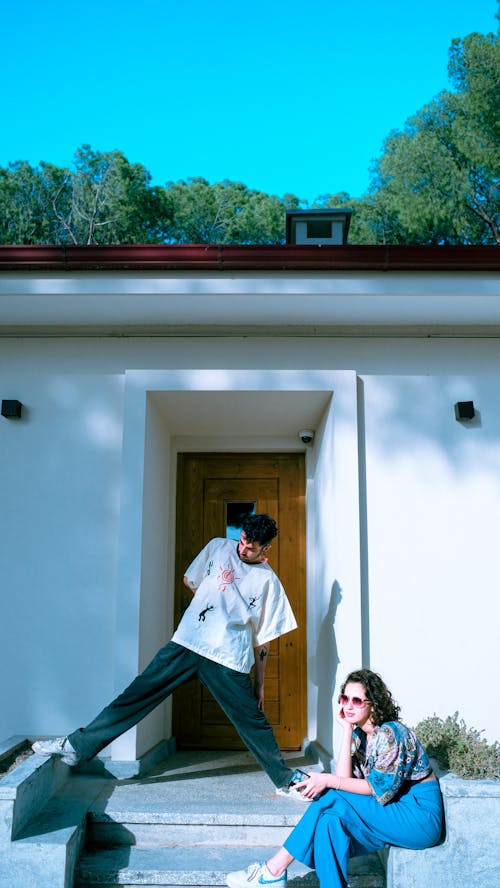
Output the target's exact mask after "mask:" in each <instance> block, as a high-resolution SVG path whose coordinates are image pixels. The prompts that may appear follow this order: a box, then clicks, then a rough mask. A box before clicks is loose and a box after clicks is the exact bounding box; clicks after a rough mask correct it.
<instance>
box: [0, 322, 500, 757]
mask: <svg viewBox="0 0 500 888" xmlns="http://www.w3.org/2000/svg"><path fill="white" fill-rule="evenodd" d="M256 367H258V368H259V373H258V374H256V371H253V370H251V369H245V368H256ZM220 368H224V369H223V370H221V371H220V372H219V373H216V372H215V371H216V370H217V369H220ZM242 368H243V369H242ZM145 369H147V370H148V371H157V374H158V375H157V377H156V382H155V383H154V385H153V383H152V382H151V379H150V380H149V382H145V381H144V379H143V380H142V381H141V382H140V384H139V383H138V382H137V380H138V379H139V377H140V374H139V377H138V376H137V374H136V375H135V377H134V371H137V370H140V371H142V370H145ZM126 371H127V373H126ZM339 371H341V372H339ZM249 373H250V374H253V376H252V379H253V380H254V381H253V383H252V385H254V386H255V387H257V389H258V388H261V389H262V390H266V389H267V388H269V387H273V386H274V387H275V388H279V387H280V386H281V387H283V389H285V390H286V389H287V387H288V388H290V387H291V386H292V387H293V386H295V387H297V388H299V387H303V388H305V389H307V388H310V389H311V390H313V389H314V390H315V391H317V390H318V389H319V388H321V387H323V389H324V390H325V392H329V391H333V392H334V394H333V398H332V402H331V408H330V409H329V410H327V412H326V413H325V415H324V417H323V424H322V427H321V428H320V430H319V432H318V435H317V440H316V443H315V447H314V452H310V453H309V455H308V467H307V474H308V496H309V506H308V510H309V511H308V520H309V524H308V596H309V599H308V601H309V603H308V619H309V621H310V622H309V625H308V640H309V653H308V657H309V668H310V673H309V678H310V691H309V727H310V731H309V736H310V738H311V739H315V737H317V738H318V739H319V741H320V742H321V744H322V745H323V746H324V747H325V748H327V749H328V748H329V743H330V748H333V747H332V745H331V729H332V724H333V715H332V709H331V705H330V703H331V698H332V696H333V697H335V696H336V688H335V687H334V686H333V681H332V680H331V678H330V677H329V676H330V675H331V672H332V669H335V662H336V660H337V659H338V660H339V663H338V669H337V672H336V676H335V677H336V681H339V680H341V678H342V677H343V676H344V674H345V673H346V672H347V671H348V670H349V669H351V668H353V667H356V666H358V665H359V662H360V657H361V642H362V628H363V626H364V627H365V647H366V631H367V626H366V621H367V619H368V616H369V655H370V661H371V665H372V667H373V668H375V669H377V670H379V671H380V672H381V673H382V675H383V676H384V677H385V678H386V679H387V681H388V683H389V685H390V686H391V687H392V688H393V690H394V692H395V694H396V696H397V698H398V699H399V702H400V703H401V704H402V706H403V715H404V716H405V717H406V719H407V720H408V721H409V722H414V721H416V720H417V719H419V718H420V717H421V716H424V715H426V714H432V713H433V712H434V711H436V712H437V713H438V714H440V715H442V716H445V715H447V714H451V713H453V711H455V709H458V710H459V711H460V714H461V715H462V716H463V717H464V718H465V720H466V721H467V723H468V724H470V725H471V726H474V727H477V728H485V729H486V732H487V735H488V736H489V737H490V738H493V737H498V736H499V735H500V730H499V728H500V725H499V723H498V714H497V712H496V710H495V709H494V707H492V706H491V705H490V704H491V693H492V688H493V689H494V687H495V684H494V679H493V676H494V674H495V667H496V663H497V650H498V637H497V626H498V622H499V621H498V603H497V602H498V591H499V589H498V586H499V567H498V558H497V555H496V553H497V549H498V546H497V535H498V527H499V518H500V515H499V511H500V505H499V503H500V496H499V493H500V491H499V483H500V482H499V471H498V470H499V465H498V463H499V457H498V454H499V453H500V415H499V410H498V391H499V388H500V350H499V348H498V343H497V341H496V340H473V339H467V340H452V339H449V340H442V341H439V340H436V339H434V340H432V339H431V340H411V339H405V340H398V339H394V340H391V339H386V340H370V339H337V340H327V339H319V340H312V341H311V340H308V339H294V340H290V339H288V340H287V339H282V340H279V341H273V342H272V345H271V343H270V341H269V340H266V339H264V338H262V339H252V338H243V337H241V338H238V337H236V338H234V339H231V338H227V339H224V340H220V341H218V340H215V339H201V338H197V339H196V340H189V338H183V339H179V340H176V339H168V340H161V339H149V340H148V339H143V340H126V339H124V340H106V339H101V340H92V339H88V340H85V339H75V340H72V341H71V342H66V341H64V340H56V339H54V340H50V339H48V340H36V339H34V340H31V341H30V340H9V341H7V340H4V341H2V342H0V378H1V391H0V396H1V397H2V398H19V400H21V401H22V402H23V404H24V405H25V416H24V418H23V419H22V420H21V421H20V422H10V421H7V420H5V419H3V418H1V420H0V490H1V502H2V507H1V511H0V564H1V565H2V567H3V573H2V580H1V600H2V630H3V631H2V645H1V646H0V669H1V674H2V676H7V677H8V678H7V681H2V704H1V706H2V726H1V730H0V734H1V735H2V736H8V735H9V734H18V733H26V734H32V735H33V734H39V735H42V734H54V733H65V732H66V731H69V730H71V729H73V728H75V727H76V726H78V725H80V724H82V723H85V722H86V721H87V720H88V719H90V718H91V717H92V716H93V715H95V713H96V712H97V710H98V708H100V707H101V706H102V705H104V704H105V703H106V702H108V700H109V699H110V697H111V696H112V695H114V694H115V693H116V691H117V690H120V689H121V688H122V687H123V686H124V685H125V684H126V683H127V682H128V681H129V680H130V678H132V677H133V675H134V674H135V672H136V671H137V668H141V667H142V666H143V665H144V664H145V662H147V660H148V659H149V658H150V655H151V654H152V653H154V651H155V650H156V648H157V647H158V646H159V645H160V644H161V643H162V641H163V639H164V638H166V637H168V635H169V634H170V630H171V613H172V570H173V564H172V557H173V556H172V553H173V548H172V546H173V539H172V537H173V533H172V530H173V515H174V512H173V497H174V490H175V477H174V469H173V466H174V464H175V449H176V448H177V447H179V448H180V449H184V448H186V449H189V447H190V446H192V447H193V449H197V447H198V446H199V445H203V444H204V443H206V441H205V439H204V438H203V435H201V436H200V439H199V440H198V441H196V442H193V441H191V442H190V441H186V440H179V438H178V436H177V430H176V427H175V416H168V417H166V416H165V415H164V414H163V413H162V412H161V411H160V410H159V409H158V404H157V403H156V402H155V397H156V396H152V395H148V394H147V391H151V390H152V389H154V388H155V386H156V391H161V388H162V386H165V385H166V384H167V383H166V382H165V380H167V377H168V386H171V387H176V386H177V388H181V389H182V388H185V389H189V388H191V389H192V390H195V389H196V388H197V387H198V388H203V387H205V388H207V389H208V388H210V387H214V385H215V384H214V380H217V379H218V380H219V382H218V385H219V386H220V387H221V388H222V389H224V387H225V388H226V389H227V390H232V389H235V388H236V389H243V390H244V389H245V385H246V386H247V387H248V385H249V383H248V374H249ZM273 374H274V375H273ZM356 374H358V376H359V379H360V384H359V386H358V388H357V387H356ZM134 379H135V381H134ZM245 379H246V380H247V381H246V383H245ZM469 399H473V400H474V402H475V403H476V406H477V408H478V410H479V413H480V420H479V422H478V423H475V424H474V425H471V426H470V427H464V426H462V425H460V424H459V423H457V422H456V420H455V418H454V414H453V404H454V402H455V401H456V400H469ZM358 408H360V409H359V412H358ZM363 415H364V435H363V423H362V422H361V423H360V422H359V418H360V417H361V418H363ZM358 439H359V445H360V446H359V447H358ZM223 443H224V445H225V446H227V447H228V448H229V447H230V448H231V449H234V448H236V447H237V446H238V444H240V446H241V448H242V449H246V448H250V449H254V448H255V449H258V447H259V438H258V436H256V438H255V440H253V441H249V438H248V436H246V437H243V438H241V439H240V440H239V441H238V436H237V435H236V436H235V438H234V439H233V440H232V441H229V442H228V441H226V442H221V441H219V442H217V441H216V440H215V439H213V438H212V439H211V444H212V445H213V446H215V447H217V446H222V444H223ZM272 443H273V442H272V440H269V439H266V440H265V446H266V448H268V447H269V446H270V445H272ZM274 443H275V446H276V448H277V449H286V448H287V447H289V448H290V449H293V448H297V446H298V442H297V440H296V439H295V438H294V439H292V438H291V437H288V438H279V437H278V436H276V438H275V441H274ZM141 454H142V456H141ZM163 455H164V456H165V459H164V460H163ZM365 457H366V479H365V478H364V461H365ZM358 466H360V467H361V476H360V475H359V472H358ZM365 480H366V485H365ZM157 482H158V483H157ZM162 490H165V493H166V496H165V498H164V499H162V496H161V491H162ZM360 492H361V497H360ZM365 496H366V504H367V507H366V515H365V514H364V512H363V509H364V502H365ZM137 503H139V504H140V509H139V510H138V509H137ZM360 508H361V513H360V511H359V510H360ZM164 540H167V543H166V545H163V541H164ZM366 543H367V548H366V549H365V548H364V546H365V544H366ZM335 582H338V584H339V587H340V592H341V595H342V598H341V600H340V601H338V602H337V606H336V607H334V605H333V603H332V590H333V588H334V583H335ZM364 596H365V597H366V596H367V600H364ZM367 605H368V606H369V607H368V608H367ZM363 621H364V622H363ZM165 721H166V723H167V724H168V708H167V711H166V712H165V713H163V712H161V711H160V710H159V711H158V712H157V713H154V714H153V715H152V716H150V717H149V718H148V720H147V722H145V723H144V724H143V725H141V727H140V728H139V729H138V730H137V731H134V732H130V733H131V735H132V736H127V738H122V741H120V742H123V744H124V746H123V747H122V748H121V751H120V749H114V753H113V754H114V755H115V757H121V756H123V757H134V756H135V755H136V754H139V755H140V754H141V753H142V752H143V751H144V750H145V749H146V748H148V747H149V746H150V745H153V743H154V742H155V741H156V740H157V739H158V738H160V737H161V736H162V734H163V733H164V728H163V726H164V723H165ZM115 745H116V744H115Z"/></svg>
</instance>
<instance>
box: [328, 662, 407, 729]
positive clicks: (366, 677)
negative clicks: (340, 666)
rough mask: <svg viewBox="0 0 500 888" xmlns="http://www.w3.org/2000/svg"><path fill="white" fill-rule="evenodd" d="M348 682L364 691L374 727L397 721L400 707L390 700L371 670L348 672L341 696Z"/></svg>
mask: <svg viewBox="0 0 500 888" xmlns="http://www.w3.org/2000/svg"><path fill="white" fill-rule="evenodd" d="M349 682H356V683H358V684H362V685H363V687H364V689H365V695H366V699H367V700H369V701H370V703H371V704H372V707H373V712H372V716H371V718H372V721H373V724H374V725H381V724H383V723H384V722H386V721H397V719H398V716H399V710H400V707H399V706H398V704H397V703H396V701H395V700H393V698H392V694H391V692H390V690H389V688H388V687H387V685H386V684H385V682H383V681H382V679H381V677H380V675H378V674H377V673H376V672H372V671H371V669H357V670H356V671H355V672H350V673H349V675H348V676H347V678H346V680H345V681H344V683H343V685H342V687H341V689H340V693H341V694H343V693H344V691H345V687H346V685H347V684H348V683H349Z"/></svg>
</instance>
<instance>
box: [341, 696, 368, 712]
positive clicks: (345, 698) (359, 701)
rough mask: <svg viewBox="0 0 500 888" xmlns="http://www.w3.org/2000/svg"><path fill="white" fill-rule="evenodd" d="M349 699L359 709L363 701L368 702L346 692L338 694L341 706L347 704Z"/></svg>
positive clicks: (363, 703)
mask: <svg viewBox="0 0 500 888" xmlns="http://www.w3.org/2000/svg"><path fill="white" fill-rule="evenodd" d="M349 700H350V701H351V703H352V705H353V706H354V707H355V708H356V709H361V707H362V706H364V705H365V703H369V702H370V701H369V700H362V699H361V697H348V696H347V695H346V694H340V696H339V703H340V705H341V706H347V704H348V703H349Z"/></svg>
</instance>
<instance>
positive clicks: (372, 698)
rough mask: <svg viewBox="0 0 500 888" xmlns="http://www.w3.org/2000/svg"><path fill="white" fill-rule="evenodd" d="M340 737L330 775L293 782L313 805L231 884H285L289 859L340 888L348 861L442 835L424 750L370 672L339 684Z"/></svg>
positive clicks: (328, 886) (327, 887)
mask: <svg viewBox="0 0 500 888" xmlns="http://www.w3.org/2000/svg"><path fill="white" fill-rule="evenodd" d="M339 704H340V708H339V712H338V715H337V721H338V722H339V724H340V725H341V727H342V741H341V745H340V751H339V755H338V759H337V767H336V770H335V774H324V773H313V774H311V775H310V777H309V778H308V779H307V780H304V781H303V782H302V783H300V784H297V788H298V789H300V790H301V792H302V794H303V796H304V798H306V799H308V800H310V801H312V800H313V799H314V802H313V804H312V805H311V806H310V808H309V809H308V810H307V812H306V813H305V814H304V816H303V817H302V819H301V820H300V822H299V823H298V824H297V826H296V827H295V829H294V830H293V831H292V833H291V834H290V835H289V837H288V839H287V840H286V842H285V844H284V846H283V847H282V848H280V849H279V851H277V853H276V854H274V855H273V856H272V857H270V858H269V860H268V861H267V862H266V863H254V864H251V865H250V866H249V867H248V869H246V870H240V871H238V872H232V873H229V874H228V876H227V884H228V885H229V886H230V888H251V886H253V885H272V886H273V888H286V877H287V867H288V866H289V865H290V864H291V863H292V862H293V860H300V861H301V863H304V864H306V866H308V867H310V868H311V869H315V870H316V872H317V874H318V878H319V881H320V885H321V888H345V886H346V885H347V868H348V864H349V858H350V857H355V856H357V855H358V854H368V853H370V852H372V851H376V850H377V849H379V848H387V847H388V846H389V845H398V846H400V847H401V848H413V849H419V848H430V847H431V846H432V845H435V844H436V843H437V842H438V841H439V838H440V836H441V830H442V801H441V793H440V790H439V784H438V782H437V780H436V778H435V776H434V774H433V773H432V769H431V766H430V764H429V760H428V758H427V754H426V752H425V750H424V748H423V746H422V745H421V744H420V742H419V740H418V739H417V737H416V736H415V734H414V733H413V731H411V730H410V729H409V728H407V727H406V726H405V725H403V724H402V723H401V722H400V721H398V715H399V706H397V705H396V703H395V702H394V700H393V698H392V695H391V693H390V691H389V690H388V688H387V687H386V685H385V684H384V682H383V681H382V679H381V678H380V676H379V675H377V674H376V673H375V672H371V670H370V669H360V670H358V671H356V672H351V673H350V675H348V676H347V678H346V680H345V682H344V684H343V685H342V689H341V693H340V696H339Z"/></svg>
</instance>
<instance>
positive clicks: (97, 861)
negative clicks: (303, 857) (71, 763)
mask: <svg viewBox="0 0 500 888" xmlns="http://www.w3.org/2000/svg"><path fill="white" fill-rule="evenodd" d="M291 761H292V760H291ZM306 764H307V763H306V762H305V760H304V759H303V758H300V759H299V758H297V757H296V758H294V759H293V766H299V767H300V766H302V767H304V765H306ZM75 779H76V778H75ZM305 808H306V805H305V804H304V803H301V802H298V801H296V802H292V801H289V800H288V799H286V798H283V797H280V796H276V795H275V793H274V791H273V786H272V784H271V783H270V782H269V779H268V778H267V777H266V775H265V774H263V773H262V772H261V771H260V769H258V768H257V766H256V765H255V763H254V762H253V759H252V758H251V757H250V756H249V755H248V754H246V753H208V752H203V753H198V752H196V753H192V752H190V753H177V754H176V755H174V756H172V757H171V758H170V759H168V760H167V761H166V762H164V763H163V766H162V767H161V768H159V769H156V772H155V773H153V774H150V775H149V776H148V777H146V778H144V777H143V778H141V779H138V780H122V781H119V782H112V783H107V785H106V786H105V787H104V789H103V791H102V793H101V795H100V796H99V797H98V798H97V799H96V800H95V802H94V803H93V804H92V805H91V808H90V811H89V814H88V818H87V840H86V847H85V850H84V852H83V854H82V855H81V857H80V861H79V864H78V866H77V870H76V879H75V888H90V886H93V888H115V886H122V888H133V886H134V888H135V886H139V885H140V886H148V888H151V886H170V888H186V886H196V888H201V886H217V885H225V876H226V873H227V872H228V871H229V870H233V869H243V868H245V867H247V866H248V864H249V863H252V862H253V861H255V860H265V859H266V858H267V857H269V856H270V854H271V853H272V851H273V850H274V849H276V848H278V847H279V846H280V845H281V844H282V843H283V841H284V840H285V838H286V837H287V835H288V834H289V832H290V830H291V829H292V827H293V826H294V825H295V824H296V823H297V822H298V820H299V819H300V817H301V815H302V814H303V813H304V810H305ZM289 881H290V882H291V884H293V885H297V886H301V888H302V886H303V888H308V886H311V888H312V886H317V879H316V876H315V873H313V872H311V871H310V870H308V869H307V868H306V867H304V866H303V865H302V864H299V863H296V864H294V865H293V866H292V867H291V869H290V870H289ZM349 884H350V886H351V888H384V885H385V879H384V871H383V868H382V866H381V864H380V861H379V858H378V856H377V855H368V856H366V857H363V858H357V859H356V860H353V861H352V870H351V873H350V881H349Z"/></svg>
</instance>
